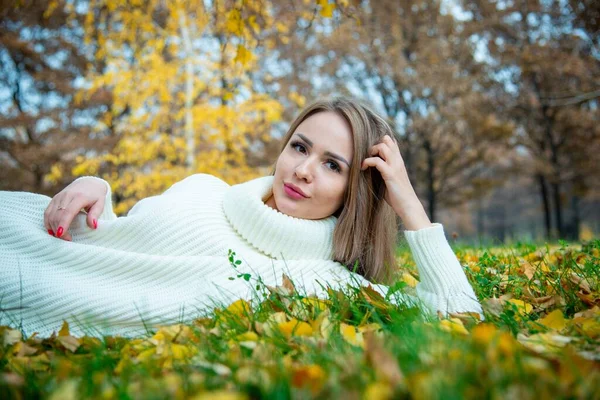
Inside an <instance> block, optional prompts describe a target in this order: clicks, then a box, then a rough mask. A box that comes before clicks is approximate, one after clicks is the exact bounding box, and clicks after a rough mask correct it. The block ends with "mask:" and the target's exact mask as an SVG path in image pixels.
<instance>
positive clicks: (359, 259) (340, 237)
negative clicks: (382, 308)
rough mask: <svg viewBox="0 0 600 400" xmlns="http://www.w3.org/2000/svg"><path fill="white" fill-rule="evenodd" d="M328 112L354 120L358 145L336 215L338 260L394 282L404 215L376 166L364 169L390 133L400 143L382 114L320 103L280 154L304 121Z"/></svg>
mask: <svg viewBox="0 0 600 400" xmlns="http://www.w3.org/2000/svg"><path fill="white" fill-rule="evenodd" d="M323 111H334V112H336V113H337V114H339V115H340V116H342V117H343V118H344V119H345V120H346V121H347V122H348V124H349V125H350V127H351V130H352V140H353V143H354V154H353V158H352V165H351V166H350V179H349V181H348V186H347V188H346V191H345V193H344V201H343V203H342V206H341V207H340V208H339V209H338V210H337V211H336V212H335V213H334V214H333V215H335V216H336V217H337V218H338V220H337V224H336V226H335V230H334V233H333V259H334V260H335V261H338V262H339V263H341V264H343V265H345V266H346V268H348V269H350V270H351V271H355V272H357V273H359V274H360V275H362V276H364V277H365V278H367V279H368V280H370V281H373V282H377V283H379V282H381V283H385V284H390V283H391V280H392V279H393V278H394V273H395V272H396V259H395V248H396V244H397V242H396V241H397V237H398V216H397V215H396V213H395V212H394V210H393V209H392V207H390V206H389V205H388V204H387V202H386V201H385V199H384V194H385V182H384V181H383V178H382V177H381V174H380V173H379V171H377V169H376V168H375V167H370V168H367V169H366V170H365V171H361V169H360V167H361V164H362V161H363V160H364V159H365V158H367V157H369V156H370V155H369V154H368V152H369V149H370V148H371V147H372V146H373V145H375V144H377V143H379V142H380V141H381V140H382V139H383V137H384V136H385V135H389V136H390V137H391V138H392V139H393V140H394V141H396V142H397V139H396V137H395V133H394V131H393V130H392V128H391V127H390V125H389V124H388V123H387V122H386V121H385V120H384V119H383V118H382V117H381V116H379V115H378V114H377V113H376V112H375V111H373V110H372V109H371V108H369V107H368V106H366V105H365V104H363V103H360V102H359V101H357V100H354V99H349V98H346V97H336V98H333V99H329V100H317V101H315V102H313V103H311V104H309V105H308V106H306V107H305V108H304V109H303V110H302V111H301V112H300V115H298V117H296V119H295V120H294V122H292V124H291V125H290V127H289V129H288V131H287V133H286V134H285V136H284V137H283V139H282V148H281V151H280V153H281V152H283V150H284V149H285V146H286V145H287V142H288V141H289V139H290V137H291V136H292V135H293V134H294V131H295V130H296V128H297V127H298V125H300V123H302V121H304V120H305V119H307V118H308V117H310V116H311V115H313V114H316V113H319V112H323ZM273 174H275V170H274V169H273Z"/></svg>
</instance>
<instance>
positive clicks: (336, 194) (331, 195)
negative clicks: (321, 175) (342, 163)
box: [323, 179, 348, 205]
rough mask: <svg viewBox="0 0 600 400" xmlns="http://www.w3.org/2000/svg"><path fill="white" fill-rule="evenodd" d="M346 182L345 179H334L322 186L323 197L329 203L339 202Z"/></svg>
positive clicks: (341, 199)
mask: <svg viewBox="0 0 600 400" xmlns="http://www.w3.org/2000/svg"><path fill="white" fill-rule="evenodd" d="M347 184H348V181H347V179H336V180H335V181H332V182H330V183H329V184H328V185H326V186H325V188H324V194H325V196H323V197H324V198H326V199H327V202H328V203H329V204H338V205H339V204H340V203H341V202H342V201H343V200H344V192H345V191H346V186H347Z"/></svg>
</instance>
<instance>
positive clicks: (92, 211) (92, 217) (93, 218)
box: [86, 197, 104, 229]
mask: <svg viewBox="0 0 600 400" xmlns="http://www.w3.org/2000/svg"><path fill="white" fill-rule="evenodd" d="M102 210H104V198H103V197H102V198H100V199H98V201H97V202H95V203H94V204H93V205H92V206H91V207H90V208H89V211H88V215H87V218H86V222H87V225H88V226H89V227H90V228H92V229H98V217H99V216H100V214H102Z"/></svg>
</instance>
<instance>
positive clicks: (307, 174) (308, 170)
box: [295, 157, 313, 182]
mask: <svg viewBox="0 0 600 400" xmlns="http://www.w3.org/2000/svg"><path fill="white" fill-rule="evenodd" d="M312 164H313V161H312V159H311V157H307V158H306V159H304V161H302V162H301V163H299V164H298V165H297V166H296V171H295V172H296V176H297V177H298V178H299V179H304V180H305V181H306V182H312V178H313V172H312V168H313V166H312Z"/></svg>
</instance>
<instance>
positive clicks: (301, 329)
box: [278, 318, 313, 337]
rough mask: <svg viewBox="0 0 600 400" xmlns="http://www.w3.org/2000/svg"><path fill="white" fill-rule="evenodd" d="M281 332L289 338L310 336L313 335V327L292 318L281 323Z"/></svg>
mask: <svg viewBox="0 0 600 400" xmlns="http://www.w3.org/2000/svg"><path fill="white" fill-rule="evenodd" d="M278 327H279V330H280V331H281V332H282V333H283V334H284V335H285V336H287V337H290V336H310V335H312V333H313V329H312V327H311V326H310V325H309V324H307V323H306V322H304V321H298V320H297V319H296V318H292V319H291V320H289V321H286V322H281V323H280V324H279V325H278Z"/></svg>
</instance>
